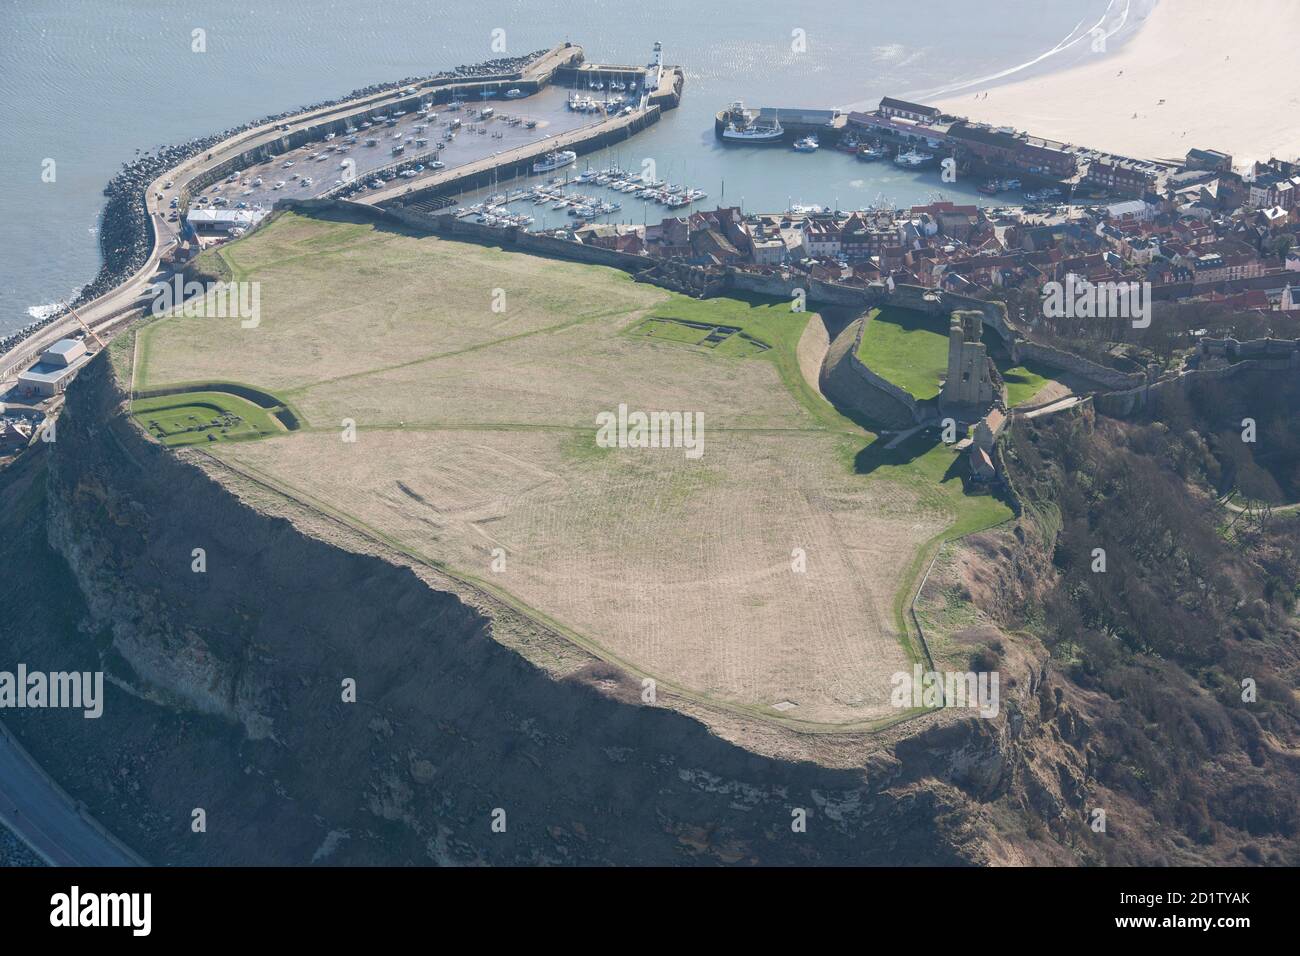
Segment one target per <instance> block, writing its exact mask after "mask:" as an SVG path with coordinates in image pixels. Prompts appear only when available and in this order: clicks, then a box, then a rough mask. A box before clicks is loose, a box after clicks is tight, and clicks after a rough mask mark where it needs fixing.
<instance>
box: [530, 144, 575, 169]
mask: <svg viewBox="0 0 1300 956" xmlns="http://www.w3.org/2000/svg"><path fill="white" fill-rule="evenodd" d="M577 160H578V154H577V153H575V152H574V151H573V150H571V149H564V150H559V151H555V152H550V153H547V154H546V155H545V156H543V157H542V158H541V159H539V160H538V161H537V162H535V163H533V172H535V173H549V172H550V171H551V170H553V169H562V168H563V167H565V166H569V165H572V164H573V163H575V162H577Z"/></svg>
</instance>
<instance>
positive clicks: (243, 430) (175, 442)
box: [131, 392, 284, 447]
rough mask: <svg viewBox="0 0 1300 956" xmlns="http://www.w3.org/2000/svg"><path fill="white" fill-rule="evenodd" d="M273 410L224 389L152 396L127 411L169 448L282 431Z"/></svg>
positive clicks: (248, 438) (242, 439)
mask: <svg viewBox="0 0 1300 956" xmlns="http://www.w3.org/2000/svg"><path fill="white" fill-rule="evenodd" d="M273 411H274V410H273V409H266V408H261V407H259V406H257V405H254V404H253V403H252V402H250V401H247V400H246V399H243V398H240V397H238V396H236V395H231V394H229V393H227V392H183V393H181V394H178V395H156V396H154V397H152V398H137V399H135V400H134V401H133V402H132V403H131V414H132V415H134V416H135V419H136V421H137V422H139V423H140V426H141V427H142V428H144V429H145V430H146V431H147V432H148V433H149V434H150V435H152V436H153V437H154V438H156V439H158V441H160V442H162V443H163V444H164V445H168V446H171V447H178V446H183V445H198V444H208V443H209V442H212V441H248V440H250V439H254V438H262V437H263V436H265V435H273V434H276V433H283V431H284V429H283V428H282V427H281V426H280V425H279V424H278V423H277V422H276V420H275V418H274V415H273Z"/></svg>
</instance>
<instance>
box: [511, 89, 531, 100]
mask: <svg viewBox="0 0 1300 956" xmlns="http://www.w3.org/2000/svg"><path fill="white" fill-rule="evenodd" d="M527 95H528V94H527V93H525V92H524V91H523V90H521V89H518V88H516V89H511V90H506V99H508V100H521V99H523V98H524V97H525V96H527Z"/></svg>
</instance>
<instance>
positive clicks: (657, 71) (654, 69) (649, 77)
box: [645, 40, 664, 93]
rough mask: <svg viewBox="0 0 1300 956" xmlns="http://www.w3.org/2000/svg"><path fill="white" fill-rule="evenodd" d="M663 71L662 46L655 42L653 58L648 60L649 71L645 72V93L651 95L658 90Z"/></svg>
mask: <svg viewBox="0 0 1300 956" xmlns="http://www.w3.org/2000/svg"><path fill="white" fill-rule="evenodd" d="M663 69H664V45H663V44H662V43H660V42H659V41H658V40H655V45H654V56H652V57H651V58H650V65H649V69H648V70H646V77H645V91H646V92H647V93H653V92H654V91H655V90H657V89H659V80H660V78H661V77H662V76H663Z"/></svg>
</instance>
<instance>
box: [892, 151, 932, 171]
mask: <svg viewBox="0 0 1300 956" xmlns="http://www.w3.org/2000/svg"><path fill="white" fill-rule="evenodd" d="M894 162H895V163H897V164H898V165H899V166H902V167H904V168H906V169H916V168H917V167H919V166H924V165H925V164H926V163H932V162H934V155H933V154H932V153H923V152H921V151H920V150H917V149H909V150H908V151H907V152H906V153H899V154H898V155H897V156H895V157H894Z"/></svg>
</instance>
